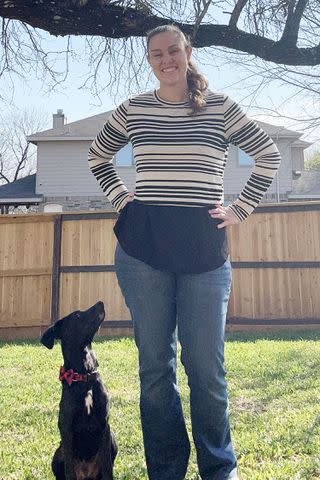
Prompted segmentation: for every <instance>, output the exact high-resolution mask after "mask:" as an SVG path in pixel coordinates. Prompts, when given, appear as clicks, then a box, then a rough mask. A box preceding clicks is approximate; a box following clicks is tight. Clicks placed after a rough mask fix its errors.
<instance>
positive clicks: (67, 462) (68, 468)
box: [62, 428, 77, 480]
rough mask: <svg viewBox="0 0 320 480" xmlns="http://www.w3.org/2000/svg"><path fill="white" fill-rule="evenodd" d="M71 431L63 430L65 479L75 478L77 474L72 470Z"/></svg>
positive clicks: (74, 479) (75, 479) (72, 479)
mask: <svg viewBox="0 0 320 480" xmlns="http://www.w3.org/2000/svg"><path fill="white" fill-rule="evenodd" d="M72 436H73V435H72V432H71V428H70V430H67V431H66V430H65V431H64V433H63V440H62V445H63V452H64V469H65V475H66V480H77V476H76V474H75V471H74V460H73V449H72Z"/></svg>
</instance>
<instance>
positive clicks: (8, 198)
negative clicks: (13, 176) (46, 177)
mask: <svg viewBox="0 0 320 480" xmlns="http://www.w3.org/2000/svg"><path fill="white" fill-rule="evenodd" d="M35 191H36V174H35V173H34V174H33V175H28V176H27V177H23V178H19V179H18V180H16V181H15V182H12V183H6V184H5V185H1V186H0V204H18V203H19V204H23V205H25V204H29V203H39V202H41V201H42V199H43V195H39V194H36V193H35Z"/></svg>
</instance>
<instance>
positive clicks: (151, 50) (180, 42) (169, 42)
mask: <svg viewBox="0 0 320 480" xmlns="http://www.w3.org/2000/svg"><path fill="white" fill-rule="evenodd" d="M160 34H161V35H160ZM147 49H148V61H149V64H150V66H151V68H152V70H153V73H154V74H155V76H156V77H157V79H158V80H159V82H160V88H159V96H160V97H161V98H163V99H164V100H169V101H173V102H175V101H177V102H179V101H183V100H185V101H186V100H188V101H189V102H190V105H191V106H192V109H193V113H196V112H197V111H200V110H201V109H202V108H204V107H205V105H206V102H205V100H204V98H203V92H205V91H206V90H207V88H208V82H207V79H206V78H205V77H204V76H203V75H201V74H200V73H199V72H198V71H197V68H196V66H195V65H194V64H193V63H192V61H191V54H192V47H191V43H190V42H189V40H188V39H187V37H185V35H184V34H182V32H181V31H180V30H179V29H178V28H176V27H174V26H172V25H169V26H168V25H165V26H163V27H158V28H155V29H154V30H152V32H150V34H149V35H148V39H147Z"/></svg>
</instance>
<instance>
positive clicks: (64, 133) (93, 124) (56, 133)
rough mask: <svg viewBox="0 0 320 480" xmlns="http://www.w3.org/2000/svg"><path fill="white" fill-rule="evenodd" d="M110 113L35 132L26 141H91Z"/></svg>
mask: <svg viewBox="0 0 320 480" xmlns="http://www.w3.org/2000/svg"><path fill="white" fill-rule="evenodd" d="M110 113H111V111H108V112H104V113H99V114H98V115H93V116H92V117H87V118H83V119H81V120H77V121H76V122H71V123H67V124H65V125H64V126H63V127H62V128H50V129H49V130H44V131H43V132H36V133H34V134H33V135H29V136H28V137H27V139H28V140H29V141H30V142H32V143H37V142H38V141H49V140H51V141H53V140H60V141H61V140H93V139H94V138H95V136H96V135H97V133H98V132H99V131H100V130H101V128H102V127H103V125H104V123H105V122H106V120H107V118H108V116H109V115H110Z"/></svg>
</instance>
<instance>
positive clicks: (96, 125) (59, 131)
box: [27, 110, 310, 148]
mask: <svg viewBox="0 0 320 480" xmlns="http://www.w3.org/2000/svg"><path fill="white" fill-rule="evenodd" d="M111 112H112V111H111V110H110V111H108V112H104V113H99V114H98V115H93V116H92V117H87V118H83V119H81V120H77V121H76V122H71V123H67V124H65V125H64V126H63V127H60V128H50V129H49V130H44V131H43V132H36V133H34V134H33V135H29V136H28V137H27V138H28V140H29V141H30V142H32V143H35V144H37V142H40V141H62V140H93V139H94V138H95V136H96V135H97V133H98V132H99V131H100V130H101V128H102V127H103V125H104V123H105V122H106V120H107V118H108V116H109V115H110V113H111ZM257 123H258V124H259V125H260V126H261V127H262V128H263V129H264V130H265V131H266V132H267V133H268V134H269V135H270V136H271V137H272V138H277V137H281V138H291V139H292V140H293V141H294V143H295V140H294V139H296V140H298V139H299V138H300V137H301V136H302V133H301V132H296V131H294V130H289V129H288V128H285V127H282V126H278V125H272V124H270V123H266V122H260V121H257ZM301 142H304V141H303V140H299V143H300V144H299V145H297V146H300V147H303V148H306V147H307V146H309V145H310V144H309V143H308V142H306V143H307V144H306V145H304V144H303V145H302V144H301Z"/></svg>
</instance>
